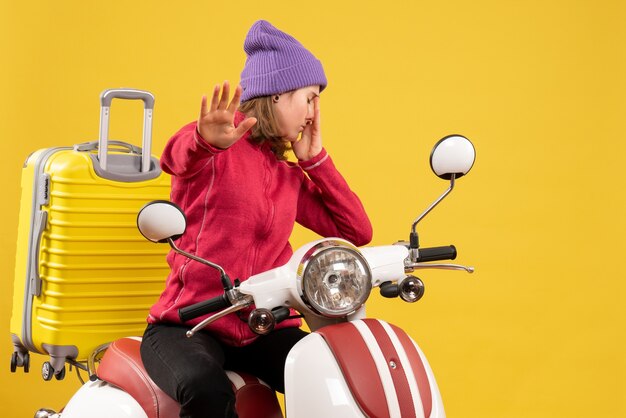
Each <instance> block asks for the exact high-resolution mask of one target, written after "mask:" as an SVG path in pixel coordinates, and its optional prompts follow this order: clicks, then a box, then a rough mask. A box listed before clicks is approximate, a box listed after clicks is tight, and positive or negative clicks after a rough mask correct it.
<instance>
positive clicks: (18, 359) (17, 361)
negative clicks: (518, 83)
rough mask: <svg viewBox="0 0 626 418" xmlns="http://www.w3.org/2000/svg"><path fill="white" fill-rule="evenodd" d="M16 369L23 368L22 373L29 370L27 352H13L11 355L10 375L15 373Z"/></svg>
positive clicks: (28, 355)
mask: <svg viewBox="0 0 626 418" xmlns="http://www.w3.org/2000/svg"><path fill="white" fill-rule="evenodd" d="M18 367H23V368H24V373H28V372H29V370H30V354H29V353H28V352H26V353H24V354H22V355H21V356H20V353H18V352H17V351H14V352H13V354H12V355H11V373H15V371H16V370H17V368H18Z"/></svg>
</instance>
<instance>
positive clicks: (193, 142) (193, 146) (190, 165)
mask: <svg viewBox="0 0 626 418" xmlns="http://www.w3.org/2000/svg"><path fill="white" fill-rule="evenodd" d="M196 126H197V124H196V122H192V123H189V124H187V125H185V126H183V127H182V128H181V129H180V130H179V131H178V132H176V134H174V136H172V137H171V138H170V140H169V141H168V142H167V144H166V145H165V149H163V153H162V154H161V169H163V171H165V172H166V173H168V174H171V175H173V176H178V177H181V178H185V177H191V176H193V175H194V174H196V173H198V172H199V171H200V170H202V168H203V167H204V166H205V165H206V164H207V162H208V161H209V160H210V159H211V158H213V156H214V155H216V154H219V153H221V152H224V150H223V149H220V148H216V147H214V146H212V145H210V144H209V143H208V142H206V141H205V140H204V139H203V138H202V137H201V136H200V134H198V131H197V129H196Z"/></svg>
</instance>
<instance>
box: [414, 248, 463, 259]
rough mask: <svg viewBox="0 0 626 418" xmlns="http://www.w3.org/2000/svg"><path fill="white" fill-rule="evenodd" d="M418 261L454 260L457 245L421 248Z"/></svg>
mask: <svg viewBox="0 0 626 418" xmlns="http://www.w3.org/2000/svg"><path fill="white" fill-rule="evenodd" d="M418 254H419V256H418V257H417V261H418V262H421V261H438V260H454V259H455V258H456V247H455V246H454V245H447V246H443V247H430V248H420V249H419V253H418Z"/></svg>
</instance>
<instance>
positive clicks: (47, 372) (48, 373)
mask: <svg viewBox="0 0 626 418" xmlns="http://www.w3.org/2000/svg"><path fill="white" fill-rule="evenodd" d="M52 376H54V378H55V379H56V380H63V379H65V366H63V368H62V369H61V370H60V371H59V372H56V370H54V367H52V364H50V362H49V361H46V362H45V363H44V364H43V365H42V366H41V377H43V380H45V381H46V382H47V381H50V380H52Z"/></svg>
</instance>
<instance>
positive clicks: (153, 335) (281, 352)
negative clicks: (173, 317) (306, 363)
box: [141, 324, 307, 418]
mask: <svg viewBox="0 0 626 418" xmlns="http://www.w3.org/2000/svg"><path fill="white" fill-rule="evenodd" d="M187 330H189V327H186V326H182V325H176V324H154V325H148V328H147V329H146V332H145V334H144V336H143V341H142V343H141V359H142V361H143V363H144V366H145V368H146V371H147V372H148V374H149V375H150V377H151V378H152V380H154V382H155V383H156V384H157V385H158V386H159V387H160V388H161V390H163V391H164V392H165V393H167V394H168V395H169V396H171V397H172V398H174V399H176V400H177V401H178V402H179V403H180V405H181V411H180V416H181V418H200V417H203V418H209V417H210V418H219V417H228V418H231V417H236V416H237V414H236V412H235V395H234V393H233V390H232V388H231V384H230V381H229V380H228V377H227V376H226V373H225V372H224V370H225V369H227V370H233V371H241V372H246V373H250V374H252V375H254V376H257V377H258V378H260V379H261V380H263V381H264V382H265V383H267V384H269V385H270V386H271V387H272V388H273V389H274V390H276V391H278V392H281V393H284V391H285V381H284V369H285V360H286V358H287V354H288V353H289V351H290V350H291V347H293V346H294V345H295V344H296V343H297V342H298V341H300V340H301V339H302V338H304V337H305V336H306V335H307V333H306V332H305V331H302V330H301V329H299V328H284V329H280V330H277V331H274V332H272V333H270V334H268V335H265V336H261V337H259V338H257V339H256V340H255V341H254V342H253V343H252V344H249V345H247V346H244V347H231V346H228V345H225V344H223V343H221V342H219V341H218V340H217V339H216V338H214V337H213V336H211V335H210V334H209V333H207V332H202V331H201V332H198V333H197V334H195V335H194V336H193V337H191V338H187V337H186V336H185V333H186V332H187Z"/></svg>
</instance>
